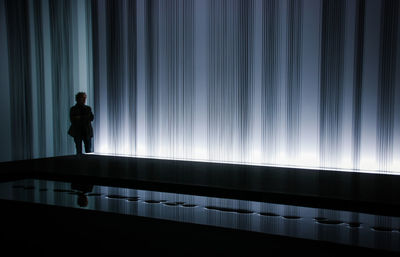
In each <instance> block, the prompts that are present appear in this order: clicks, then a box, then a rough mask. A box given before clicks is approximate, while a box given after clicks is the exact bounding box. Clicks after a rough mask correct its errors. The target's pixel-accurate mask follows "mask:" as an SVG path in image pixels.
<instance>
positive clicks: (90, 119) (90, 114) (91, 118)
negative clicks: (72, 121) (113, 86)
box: [89, 107, 94, 121]
mask: <svg viewBox="0 0 400 257" xmlns="http://www.w3.org/2000/svg"><path fill="white" fill-rule="evenodd" d="M93 120H94V115H93V112H92V108H90V107H89V121H93Z"/></svg>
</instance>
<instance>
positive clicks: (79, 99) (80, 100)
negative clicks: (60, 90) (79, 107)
mask: <svg viewBox="0 0 400 257" xmlns="http://www.w3.org/2000/svg"><path fill="white" fill-rule="evenodd" d="M75 101H76V103H77V104H85V103H86V93H85V92H79V93H78V94H76V95H75Z"/></svg>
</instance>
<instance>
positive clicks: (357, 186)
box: [0, 155, 400, 216]
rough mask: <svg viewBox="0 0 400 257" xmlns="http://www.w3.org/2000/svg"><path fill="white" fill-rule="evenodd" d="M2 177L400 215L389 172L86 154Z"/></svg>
mask: <svg viewBox="0 0 400 257" xmlns="http://www.w3.org/2000/svg"><path fill="white" fill-rule="evenodd" d="M0 175H1V178H2V180H3V181H4V180H10V179H18V178H41V179H52V180H62V181H74V180H79V181H82V180H86V181H88V182H90V183H95V184H99V185H111V186H120V187H130V188H138V189H140V188H142V189H147V190H159V191H166V192H180V193H187V194H194V195H206V196H218V197H229V198H235V199H244V200H257V201H266V202H275V203H282V204H292V205H298V206H308V207H315V208H326V209H335V210H349V211H357V212H367V213H373V214H380V215H390V216H400V186H399V185H400V176H397V175H388V174H368V173H355V172H340V171H329V170H321V171H318V170H306V169H296V168H279V167H263V166H249V165H237V164H219V163H206V162H192V161H175V160H159V159H145V158H132V157H115V156H100V155H83V156H81V157H77V156H61V157H54V158H44V159H34V160H24V161H16V162H4V163H0Z"/></svg>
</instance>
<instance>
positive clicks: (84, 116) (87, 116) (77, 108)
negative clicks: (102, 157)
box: [68, 92, 94, 155]
mask: <svg viewBox="0 0 400 257" xmlns="http://www.w3.org/2000/svg"><path fill="white" fill-rule="evenodd" d="M75 101H76V104H75V105H74V106H72V107H71V109H70V112H69V118H70V121H71V127H70V128H69V130H68V134H69V135H70V136H72V137H73V138H74V141H75V146H76V154H78V155H80V154H82V141H83V143H84V145H85V152H86V153H90V152H92V141H91V140H92V137H93V128H92V124H91V122H92V121H93V119H94V115H93V113H92V109H91V108H90V106H87V105H85V103H86V93H84V92H79V93H78V94H76V96H75Z"/></svg>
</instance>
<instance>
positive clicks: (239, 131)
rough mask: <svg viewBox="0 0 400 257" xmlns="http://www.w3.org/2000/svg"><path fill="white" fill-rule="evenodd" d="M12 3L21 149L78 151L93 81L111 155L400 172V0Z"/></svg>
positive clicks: (10, 46) (10, 70)
mask: <svg viewBox="0 0 400 257" xmlns="http://www.w3.org/2000/svg"><path fill="white" fill-rule="evenodd" d="M0 4H1V5H2V8H1V9H2V12H5V14H8V15H1V18H0V19H1V26H2V27H1V28H2V30H1V42H0V47H1V49H0V54H1V55H2V56H6V57H7V58H2V60H1V65H2V66H1V67H4V69H2V71H1V72H2V78H1V79H2V85H6V86H2V87H4V88H2V90H3V92H5V93H4V94H2V96H1V97H2V100H4V101H2V103H1V104H2V106H3V105H4V106H7V104H8V105H9V106H10V108H9V110H10V111H9V112H8V114H7V115H8V116H7V115H6V116H5V117H2V119H9V121H10V123H9V124H10V126H7V125H5V124H6V123H3V122H2V124H1V126H2V127H1V129H2V131H5V132H7V131H8V132H7V133H9V134H10V135H13V136H12V137H8V139H7V140H8V141H7V142H8V144H9V145H10V146H11V145H12V147H11V149H13V151H12V156H10V157H9V158H13V159H20V158H31V157H39V156H53V155H62V154H71V153H73V142H72V139H71V138H68V136H67V135H66V131H67V128H68V124H69V121H68V109H69V106H71V105H72V104H73V95H74V93H76V92H77V91H78V90H84V91H87V92H88V94H89V97H90V99H89V101H88V104H89V105H91V106H92V107H93V109H94V111H95V121H94V126H95V139H94V147H95V151H96V152H97V153H107V154H123V155H136V156H152V157H157V158H178V159H196V160H206V161H228V162H245V163H251V164H266V165H267V164H274V165H300V166H309V167H331V168H348V169H362V170H379V171H390V172H400V147H399V146H400V90H399V83H400V64H399V60H400V50H399V46H398V45H399V38H400V35H399V34H400V26H399V20H398V13H399V12H400V9H399V5H400V3H399V1H397V0H384V1H375V0H365V1H364V0H351V1H345V0H224V1H223V0H173V1H172V0H152V1H150V0H149V1H146V0H136V1H122V0H121V1H110V0H99V1H80V0H75V1H48V0H42V1H32V2H31V1H11V0H10V1H5V0H2V1H0ZM18 5H20V6H18ZM3 6H4V7H3ZM10 14H12V15H10ZM3 28H6V29H3ZM16 32H18V33H16ZM7 53H8V54H7ZM3 74H4V76H3ZM7 85H9V86H8V87H7ZM8 96H10V97H8ZM6 98H7V99H6ZM7 101H8V102H7ZM41 102H45V104H44V105H39V104H38V103H41ZM16 117H22V118H21V119H17V118H16ZM13 133H14V134H13ZM3 134H4V133H3ZM3 137H5V136H3ZM9 138H13V139H14V138H18V140H16V141H12V142H11V141H10V139H9ZM3 148H4V147H3ZM3 152H4V150H3ZM4 154H5V153H3V159H4V158H6V157H4V156H5V155H4Z"/></svg>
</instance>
